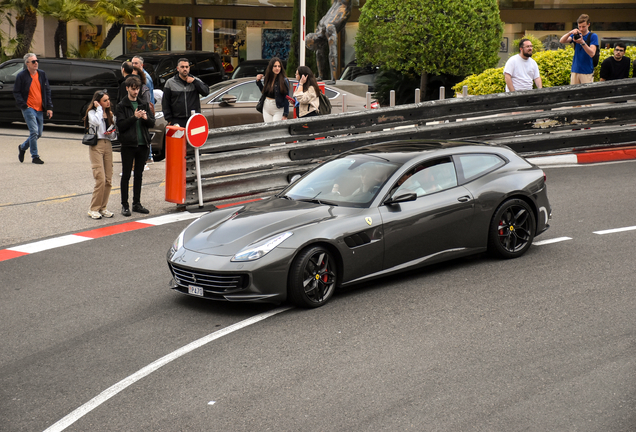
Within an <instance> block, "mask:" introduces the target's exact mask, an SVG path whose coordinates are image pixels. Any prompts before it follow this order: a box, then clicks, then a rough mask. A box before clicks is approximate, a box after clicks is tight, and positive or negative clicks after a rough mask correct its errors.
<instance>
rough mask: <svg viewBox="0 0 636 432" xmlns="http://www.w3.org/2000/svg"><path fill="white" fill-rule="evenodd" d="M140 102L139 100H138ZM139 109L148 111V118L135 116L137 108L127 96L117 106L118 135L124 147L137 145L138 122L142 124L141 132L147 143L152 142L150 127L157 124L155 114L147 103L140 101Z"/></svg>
mask: <svg viewBox="0 0 636 432" xmlns="http://www.w3.org/2000/svg"><path fill="white" fill-rule="evenodd" d="M138 102H139V101H138ZM137 109H140V110H144V111H146V115H147V117H148V118H147V119H146V120H144V119H138V118H137V117H135V110H134V109H133V106H132V104H131V103H130V99H128V98H127V97H126V98H124V99H122V101H121V102H119V103H118V104H117V108H115V117H116V118H117V122H116V123H117V136H118V138H119V142H120V143H121V145H122V147H135V146H137V145H139V144H138V142H137V122H139V124H140V125H141V134H142V135H143V137H144V141H146V145H149V144H150V133H149V132H148V128H151V127H153V126H154V125H155V116H154V114H153V113H152V111H150V107H149V106H148V104H147V103H141V102H139V106H138V107H137Z"/></svg>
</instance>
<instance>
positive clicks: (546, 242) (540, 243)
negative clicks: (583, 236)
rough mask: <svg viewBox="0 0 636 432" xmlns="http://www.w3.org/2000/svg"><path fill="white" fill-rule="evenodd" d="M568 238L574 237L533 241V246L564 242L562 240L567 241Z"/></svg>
mask: <svg viewBox="0 0 636 432" xmlns="http://www.w3.org/2000/svg"><path fill="white" fill-rule="evenodd" d="M566 240H572V238H571V237H557V238H553V239H548V240H541V241H536V242H532V245H533V246H542V245H547V244H551V243H558V242H562V241H566Z"/></svg>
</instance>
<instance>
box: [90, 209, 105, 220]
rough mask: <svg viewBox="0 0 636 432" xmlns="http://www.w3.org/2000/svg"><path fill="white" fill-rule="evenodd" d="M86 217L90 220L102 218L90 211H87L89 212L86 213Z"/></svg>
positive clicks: (97, 213)
mask: <svg viewBox="0 0 636 432" xmlns="http://www.w3.org/2000/svg"><path fill="white" fill-rule="evenodd" d="M88 216H89V217H90V218H91V219H101V218H102V215H101V214H99V212H96V211H92V210H89V211H88Z"/></svg>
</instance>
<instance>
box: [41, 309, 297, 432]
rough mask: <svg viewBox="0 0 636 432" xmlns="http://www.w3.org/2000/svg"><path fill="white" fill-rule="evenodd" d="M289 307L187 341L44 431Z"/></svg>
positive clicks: (58, 428) (59, 428)
mask: <svg viewBox="0 0 636 432" xmlns="http://www.w3.org/2000/svg"><path fill="white" fill-rule="evenodd" d="M289 309H292V307H291V306H285V307H280V308H276V309H273V310H271V311H269V312H264V313H262V314H258V315H255V316H253V317H251V318H248V319H246V320H243V321H240V322H238V323H236V324H232V325H231V326H228V327H225V328H224V329H221V330H219V331H216V332H214V333H210V334H209V335H207V336H204V337H202V338H201V339H198V340H195V341H194V342H191V343H189V344H188V345H186V346H184V347H181V348H179V349H178V350H176V351H173V352H172V353H170V354H168V355H166V356H164V357H161V358H160V359H159V360H156V361H154V362H152V363H150V364H149V365H148V366H146V367H145V368H143V369H140V370H139V371H137V372H135V373H134V374H132V375H130V376H129V377H127V378H124V379H123V380H121V381H119V382H118V383H117V384H115V385H114V386H112V387H110V388H107V389H106V390H104V391H103V392H102V393H100V394H99V395H97V396H95V397H94V398H93V399H91V400H89V401H88V402H86V403H85V404H84V405H82V406H81V407H79V408H77V409H76V410H75V411H73V412H72V413H70V414H69V415H67V416H66V417H64V418H62V419H61V420H59V421H58V422H57V423H55V424H54V425H52V426H50V427H49V428H47V429H46V430H45V431H44V432H59V431H63V430H64V429H66V428H67V427H69V426H70V425H72V424H73V423H75V422H76V421H77V420H79V419H80V418H82V417H83V416H85V415H86V414H88V413H89V412H91V411H92V410H94V409H95V408H97V407H98V406H100V405H101V404H103V403H104V402H106V401H107V400H108V399H110V398H112V397H113V396H115V395H116V394H117V393H119V392H121V391H122V390H124V389H126V388H127V387H128V386H130V385H132V384H134V383H136V382H137V381H139V380H140V379H142V378H144V377H146V376H148V375H150V374H151V373H153V372H154V371H156V370H157V369H159V368H160V367H162V366H165V365H167V364H168V363H170V362H171V361H173V360H176V359H178V358H179V357H181V356H183V355H185V354H188V353H189V352H191V351H194V350H195V349H197V348H200V347H202V346H203V345H205V344H207V343H210V342H212V341H213V340H215V339H219V338H221V337H223V336H226V335H228V334H230V333H233V332H235V331H237V330H240V329H242V328H244V327H247V326H250V325H252V324H256V323H257V322H259V321H262V320H264V319H266V318H269V317H271V316H274V315H277V314H279V313H281V312H285V311H287V310H289Z"/></svg>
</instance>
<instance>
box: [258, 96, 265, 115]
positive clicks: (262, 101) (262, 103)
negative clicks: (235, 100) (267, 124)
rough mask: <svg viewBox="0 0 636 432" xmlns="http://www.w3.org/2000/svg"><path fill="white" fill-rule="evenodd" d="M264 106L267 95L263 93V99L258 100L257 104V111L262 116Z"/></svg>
mask: <svg viewBox="0 0 636 432" xmlns="http://www.w3.org/2000/svg"><path fill="white" fill-rule="evenodd" d="M264 104H265V93H263V94H262V95H261V98H260V99H259V100H258V103H257V104H256V111H258V112H259V113H261V114H262V113H263V105H264Z"/></svg>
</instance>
